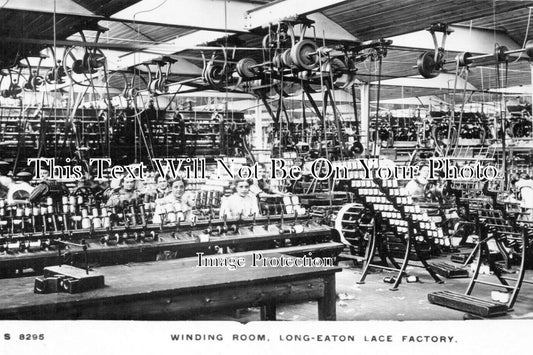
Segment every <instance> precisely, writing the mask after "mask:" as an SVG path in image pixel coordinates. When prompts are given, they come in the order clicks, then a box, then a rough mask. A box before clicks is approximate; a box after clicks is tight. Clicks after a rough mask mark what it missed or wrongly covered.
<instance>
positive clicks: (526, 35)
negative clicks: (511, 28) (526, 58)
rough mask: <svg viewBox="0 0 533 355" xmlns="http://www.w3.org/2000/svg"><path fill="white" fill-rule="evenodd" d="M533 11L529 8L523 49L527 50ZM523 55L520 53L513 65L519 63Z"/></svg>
mask: <svg viewBox="0 0 533 355" xmlns="http://www.w3.org/2000/svg"><path fill="white" fill-rule="evenodd" d="M531 9H532V8H531V7H530V8H529V14H528V16H527V26H526V34H525V36H524V40H523V41H522V48H526V42H527V37H528V36H529V25H530V23H531ZM522 54H524V52H520V54H519V55H518V58H516V59H515V60H514V61H512V62H511V63H512V64H514V63H516V62H518V60H520V58H522Z"/></svg>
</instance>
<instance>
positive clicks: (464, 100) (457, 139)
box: [452, 67, 473, 154]
mask: <svg viewBox="0 0 533 355" xmlns="http://www.w3.org/2000/svg"><path fill="white" fill-rule="evenodd" d="M462 71H463V72H465V78H464V81H465V86H464V90H463V102H462V104H461V112H460V113H459V124H458V126H457V138H456V139H455V145H454V148H453V151H455V150H456V149H457V145H458V144H459V137H460V133H461V125H462V124H463V113H464V110H465V104H466V101H468V100H467V99H466V89H467V88H468V73H469V71H468V67H464V68H463V69H462ZM472 94H473V92H472ZM472 94H470V97H472ZM469 99H470V98H469ZM452 154H453V153H452Z"/></svg>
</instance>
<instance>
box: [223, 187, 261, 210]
mask: <svg viewBox="0 0 533 355" xmlns="http://www.w3.org/2000/svg"><path fill="white" fill-rule="evenodd" d="M251 185H252V180H250V179H241V178H237V179H235V181H234V186H235V187H234V191H235V192H234V193H233V195H231V196H229V197H228V198H226V199H224V200H223V201H222V205H221V206H220V217H221V218H224V216H226V217H227V218H231V219H235V218H238V217H239V216H242V217H247V216H251V215H254V214H255V215H257V214H259V206H258V203H257V197H256V196H255V195H253V194H252V193H250V186H251Z"/></svg>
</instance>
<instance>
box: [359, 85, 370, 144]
mask: <svg viewBox="0 0 533 355" xmlns="http://www.w3.org/2000/svg"><path fill="white" fill-rule="evenodd" d="M359 89H360V90H361V130H360V132H361V144H362V145H363V147H365V149H366V152H367V154H368V153H369V152H370V149H369V141H370V139H369V133H368V131H369V124H368V123H369V121H370V118H369V117H370V84H368V83H365V84H363V85H362V86H361V87H360V88H359Z"/></svg>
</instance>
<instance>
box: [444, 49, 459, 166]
mask: <svg viewBox="0 0 533 355" xmlns="http://www.w3.org/2000/svg"><path fill="white" fill-rule="evenodd" d="M459 77H460V71H459V58H457V59H456V61H455V79H454V81H453V92H452V105H451V117H450V118H449V121H448V144H447V145H446V154H445V155H446V156H447V155H448V153H449V152H450V148H451V146H452V142H451V136H452V127H454V126H455V94H456V92H457V79H458V78H459ZM456 139H459V138H458V137H457V138H456Z"/></svg>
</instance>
